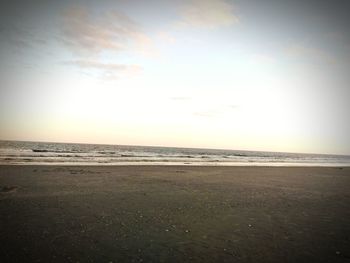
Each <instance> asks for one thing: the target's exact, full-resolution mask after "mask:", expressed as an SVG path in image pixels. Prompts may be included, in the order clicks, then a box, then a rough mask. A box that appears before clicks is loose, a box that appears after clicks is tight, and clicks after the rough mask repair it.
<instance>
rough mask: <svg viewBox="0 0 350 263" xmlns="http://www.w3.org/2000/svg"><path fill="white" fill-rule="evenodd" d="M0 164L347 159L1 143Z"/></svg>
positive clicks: (344, 162) (342, 159)
mask: <svg viewBox="0 0 350 263" xmlns="http://www.w3.org/2000/svg"><path fill="white" fill-rule="evenodd" d="M0 164H40V165H42V164H51V165H145V164H146V165H236V166H237V165H246V166H350V156H347V155H329V154H301V153H282V152H263V151H240V150H218V149H195V148H175V147H153V146H128V145H102V144H76V143H48V142H22V141H0Z"/></svg>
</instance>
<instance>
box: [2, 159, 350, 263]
mask: <svg viewBox="0 0 350 263" xmlns="http://www.w3.org/2000/svg"><path fill="white" fill-rule="evenodd" d="M0 187H1V188H0V190H1V191H0V230H1V235H0V261H1V262H350V168H321V167H319V168H303V167H294V168H287V167H270V168H268V167H190V166H114V167H111V166H109V167H108V166H105V167H96V166H95V167H88V166H78V167H65V166H61V167H57V166H56V167H54V166H0Z"/></svg>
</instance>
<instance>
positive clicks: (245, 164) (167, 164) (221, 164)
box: [0, 162, 350, 168]
mask: <svg viewBox="0 0 350 263" xmlns="http://www.w3.org/2000/svg"><path fill="white" fill-rule="evenodd" d="M1 166H64V167H69V166H77V167H84V166H87V167H123V166H154V167H157V166H181V167H305V168H307V167H308V168H317V167H325V168H327V167H329V168H346V167H350V164H349V163H334V164H333V163H322V164H315V163H233V164H227V163H213V164H210V163H205V164H203V163H176V162H162V163H160V162H158V163H151V162H123V163H35V162H33V163H29V162H28V163H6V164H2V163H0V167H1Z"/></svg>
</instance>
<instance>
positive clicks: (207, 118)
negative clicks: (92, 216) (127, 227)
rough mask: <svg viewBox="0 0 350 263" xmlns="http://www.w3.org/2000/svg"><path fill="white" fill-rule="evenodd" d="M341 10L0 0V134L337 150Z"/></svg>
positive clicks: (306, 5)
mask: <svg viewBox="0 0 350 263" xmlns="http://www.w3.org/2000/svg"><path fill="white" fill-rule="evenodd" d="M349 11H350V3H349V2H348V1H345V0H344V1H341V0H333V1H325V0H303V1H302V0H293V1H287V0H264V1H262V0H232V1H231V0H173V1H171V0H149V1H141V0H114V1H112V0H110V1H108V0H105V1H103V0H102V1H92V0H91V1H83V0H77V1H66V0H62V1H54V0H46V1H44V0H27V1H18V0H11V1H7V0H3V1H1V4H0V80H1V85H0V139H4V140H30V141H54V142H76V143H104V144H124V145H154V146H175V147H198V148H219V149H237V150H262V151H283V152H309V153H333V154H350V136H349V134H350V103H349V99H350V86H349V83H350V30H349V28H348V25H350V16H349V15H348V13H349Z"/></svg>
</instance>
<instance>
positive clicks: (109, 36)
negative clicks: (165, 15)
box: [62, 7, 152, 54]
mask: <svg viewBox="0 0 350 263" xmlns="http://www.w3.org/2000/svg"><path fill="white" fill-rule="evenodd" d="M62 33H63V41H64V42H65V43H66V44H67V45H68V46H69V47H70V48H71V49H72V50H73V51H74V52H77V53H78V54H82V53H85V54H99V53H101V52H103V51H109V52H120V51H126V50H127V51H130V50H132V51H137V52H141V53H148V52H151V51H152V41H151V39H150V38H149V37H148V36H147V35H146V34H145V33H143V31H142V30H141V28H140V26H139V25H138V24H137V23H136V22H134V21H133V20H132V19H130V18H129V17H128V16H126V15H125V14H123V13H121V12H118V11H108V12H104V13H101V14H96V13H92V12H89V10H87V9H86V8H83V7H74V8H70V9H68V10H66V11H65V12H64V14H63V30H62Z"/></svg>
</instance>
